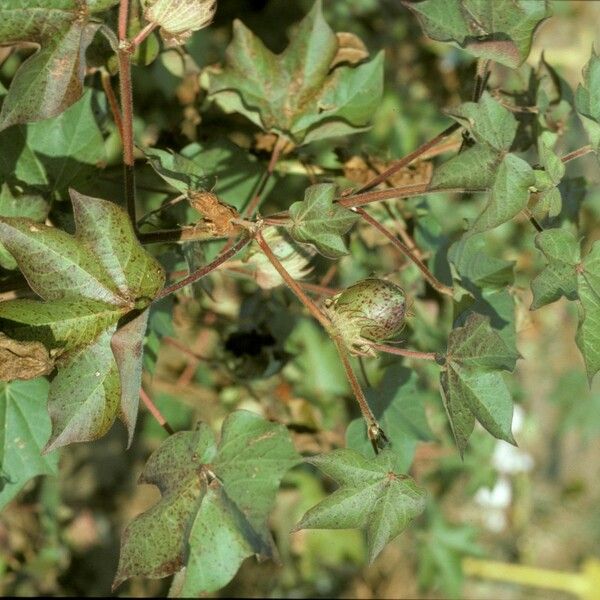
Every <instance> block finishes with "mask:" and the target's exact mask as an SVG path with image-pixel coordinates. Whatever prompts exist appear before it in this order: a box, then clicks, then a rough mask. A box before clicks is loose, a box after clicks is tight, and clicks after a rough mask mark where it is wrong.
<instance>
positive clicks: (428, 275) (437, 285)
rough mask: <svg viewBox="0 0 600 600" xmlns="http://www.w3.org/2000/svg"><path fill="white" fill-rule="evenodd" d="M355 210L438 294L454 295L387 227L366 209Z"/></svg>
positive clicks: (357, 208)
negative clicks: (410, 263) (413, 265)
mask: <svg viewBox="0 0 600 600" xmlns="http://www.w3.org/2000/svg"><path fill="white" fill-rule="evenodd" d="M353 210H354V211H355V212H357V213H358V214H359V215H360V216H361V217H362V218H363V219H364V220H365V221H367V223H369V224H370V225H372V226H373V227H375V229H377V230H378V231H379V232H380V233H382V234H383V235H384V236H385V237H386V238H388V240H390V242H392V244H393V245H394V246H395V247H396V248H397V249H398V250H399V251H400V252H401V253H402V254H404V256H406V257H407V258H409V259H410V260H411V261H412V262H413V263H414V264H415V265H416V266H417V268H418V269H419V271H421V273H422V274H423V276H424V277H425V279H427V281H428V282H429V283H430V284H431V287H432V288H434V289H435V290H437V291H438V292H440V294H445V295H446V296H450V297H452V296H453V295H454V291H453V290H452V288H450V287H448V286H447V285H444V284H443V283H442V282H441V281H440V280H439V279H437V278H436V277H435V275H434V274H433V273H432V272H431V271H430V270H429V269H428V268H427V265H426V264H425V263H424V262H423V261H421V259H419V258H418V257H417V256H415V255H414V254H413V253H412V251H411V250H410V248H409V247H408V246H406V245H404V243H403V242H401V241H400V240H399V239H398V238H397V237H396V236H395V235H394V234H393V233H392V232H391V231H390V230H389V229H387V227H385V226H384V225H382V224H381V223H380V222H379V221H378V220H377V219H375V218H373V217H372V216H371V215H370V214H369V213H368V212H367V211H366V210H364V209H362V208H359V207H356V208H354V209H353Z"/></svg>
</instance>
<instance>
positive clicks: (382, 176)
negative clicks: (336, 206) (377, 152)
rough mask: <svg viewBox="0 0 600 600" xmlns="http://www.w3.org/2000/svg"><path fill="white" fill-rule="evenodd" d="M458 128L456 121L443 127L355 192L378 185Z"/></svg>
mask: <svg viewBox="0 0 600 600" xmlns="http://www.w3.org/2000/svg"><path fill="white" fill-rule="evenodd" d="M459 128H460V125H459V124H458V123H454V124H453V125H450V127H448V128H446V129H444V131H442V133H440V134H439V135H436V136H435V137H434V138H433V139H431V140H429V141H428V142H425V143H424V144H422V145H421V146H419V147H418V148H417V149H416V150H413V151H412V152H411V153H410V154H407V155H406V156H404V157H402V158H401V159H399V160H398V161H397V162H395V163H394V164H393V165H392V166H391V167H389V168H388V169H386V170H385V171H383V173H380V174H379V175H377V177H374V178H373V179H371V180H370V181H367V183H365V184H364V185H363V186H362V187H360V188H359V189H358V190H357V191H356V193H360V192H364V191H366V190H370V189H371V188H373V187H375V186H376V185H379V184H380V183H382V182H384V181H385V180H386V179H388V178H389V177H390V176H391V175H393V174H394V173H396V172H398V171H399V170H400V169H402V168H404V167H406V166H408V165H410V163H411V162H413V161H415V160H416V159H417V158H419V157H420V156H421V155H423V154H424V153H425V152H427V150H429V149H430V148H433V146H436V145H437V144H438V143H439V142H441V141H442V140H443V139H445V138H447V137H448V136H449V135H451V134H453V133H454V132H455V131H457V130H458V129H459ZM354 206H356V205H354Z"/></svg>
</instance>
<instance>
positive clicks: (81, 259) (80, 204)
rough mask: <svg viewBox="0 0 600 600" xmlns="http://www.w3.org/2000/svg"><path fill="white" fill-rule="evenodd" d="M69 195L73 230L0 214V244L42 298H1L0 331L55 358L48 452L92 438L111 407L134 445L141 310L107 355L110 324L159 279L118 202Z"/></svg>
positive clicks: (143, 303)
mask: <svg viewBox="0 0 600 600" xmlns="http://www.w3.org/2000/svg"><path fill="white" fill-rule="evenodd" d="M71 197H72V201H73V210H74V215H75V225H76V234H75V235H74V236H72V235H70V234H67V233H65V232H63V231H60V230H58V229H54V228H51V227H48V226H45V225H41V224H39V223H35V222H33V221H31V220H27V219H20V218H12V219H11V218H3V219H0V242H2V243H3V244H4V245H5V246H6V247H7V249H8V250H9V251H11V252H12V254H13V256H14V258H15V259H16V261H17V263H18V265H19V267H20V269H21V271H22V272H23V274H24V275H25V276H26V277H27V280H28V282H29V283H30V285H31V287H32V288H33V290H34V291H35V292H37V294H38V295H39V296H40V297H41V298H42V299H43V300H45V302H42V301H40V300H30V299H22V300H12V301H9V302H3V303H1V304H0V321H1V322H2V325H3V329H4V330H5V331H6V332H7V333H8V334H9V335H10V336H11V337H12V338H14V339H16V340H20V341H23V342H25V341H30V340H37V341H41V342H43V343H44V345H45V346H46V348H47V349H48V350H49V351H53V355H54V356H58V357H59V358H60V360H59V361H58V363H57V365H58V374H57V375H56V376H55V377H54V379H53V380H52V383H51V387H50V394H49V402H48V409H49V411H50V414H51V418H52V427H53V433H52V437H51V440H50V442H49V445H48V449H52V448H57V447H59V446H61V445H65V444H68V443H72V442H80V441H86V440H92V439H97V438H98V437H100V436H102V435H104V433H106V431H108V429H109V428H110V426H111V425H112V423H113V422H114V420H115V418H116V416H117V414H118V415H119V416H120V417H121V418H122V419H123V420H124V422H125V424H126V425H127V428H128V431H129V439H130V442H131V436H132V433H133V428H134V426H135V417H136V415H137V401H138V393H139V382H140V376H141V360H142V357H141V344H142V340H143V336H144V332H145V327H146V316H147V313H144V312H142V315H143V316H139V317H138V318H137V319H133V320H131V321H130V322H128V323H127V325H125V326H124V331H119V332H118V333H117V336H116V338H115V344H114V346H113V347H114V348H115V350H114V352H113V351H112V350H111V339H112V338H113V334H114V333H115V330H116V327H117V323H118V322H119V321H120V320H121V319H122V318H123V317H124V316H126V315H131V316H137V313H136V312H135V311H138V310H142V309H144V308H146V307H147V306H148V304H149V303H150V302H151V300H152V299H153V298H154V297H155V296H156V294H157V292H158V291H159V290H160V289H161V287H162V285H163V282H164V275H163V272H162V268H161V267H160V265H159V264H158V263H157V262H156V261H155V259H154V258H152V257H151V256H150V255H149V254H147V253H146V251H145V250H144V249H143V248H142V246H141V245H140V243H139V242H138V240H137V239H136V237H135V233H134V231H133V227H132V225H131V223H130V221H129V218H128V216H127V214H126V213H125V212H124V211H123V209H121V208H119V207H117V206H116V205H115V204H113V203H111V202H107V201H105V200H100V199H97V198H91V197H87V196H83V195H81V194H78V193H77V192H75V191H72V193H71ZM115 359H116V361H118V363H117V362H116V361H115ZM121 382H122V383H121Z"/></svg>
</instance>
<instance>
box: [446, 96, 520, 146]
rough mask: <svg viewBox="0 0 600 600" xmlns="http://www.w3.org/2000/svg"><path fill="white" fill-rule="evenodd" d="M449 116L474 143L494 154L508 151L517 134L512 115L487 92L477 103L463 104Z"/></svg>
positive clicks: (515, 121)
mask: <svg viewBox="0 0 600 600" xmlns="http://www.w3.org/2000/svg"><path fill="white" fill-rule="evenodd" d="M449 114H450V116H451V117H452V118H453V119H455V120H456V121H458V122H459V123H460V124H461V125H463V126H464V127H466V128H467V129H468V130H469V131H470V132H471V135H472V136H473V138H474V139H475V141H476V142H478V143H480V144H484V145H485V146H488V147H489V148H492V149H493V150H495V151H496V152H506V151H508V150H509V149H510V146H511V144H512V142H513V140H514V138H515V134H516V133H517V126H518V124H517V120H516V119H515V117H514V115H513V114H512V113H511V112H510V111H509V110H508V109H507V108H504V106H502V104H500V103H499V102H498V101H497V100H494V99H493V98H492V96H491V95H490V93H489V92H483V94H482V95H481V98H480V100H479V102H465V103H464V104H461V105H460V106H459V107H458V108H456V109H454V110H452V111H450V112H449Z"/></svg>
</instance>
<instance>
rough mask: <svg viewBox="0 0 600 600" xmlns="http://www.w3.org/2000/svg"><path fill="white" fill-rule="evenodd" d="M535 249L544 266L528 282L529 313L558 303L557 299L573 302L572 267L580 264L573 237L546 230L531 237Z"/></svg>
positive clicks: (577, 244)
mask: <svg viewBox="0 0 600 600" xmlns="http://www.w3.org/2000/svg"><path fill="white" fill-rule="evenodd" d="M535 245H536V247H537V248H538V249H539V250H541V251H542V252H543V253H544V256H545V257H546V259H547V261H548V264H547V265H546V268H545V269H544V270H543V271H542V272H541V273H540V274H539V275H538V276H537V277H536V278H535V279H534V280H533V281H532V282H531V291H532V292H533V302H532V303H531V310H536V309H538V308H540V307H541V306H544V305H545V304H550V303H551V302H554V301H556V300H558V299H559V298H560V297H561V296H564V297H565V298H568V299H569V300H577V298H578V294H577V273H576V271H575V268H576V265H577V264H578V263H579V261H580V260H581V253H580V251H579V243H578V241H577V239H576V238H575V236H574V235H573V234H572V233H570V232H569V231H565V230H563V229H548V230H546V231H542V232H541V233H538V234H537V235H536V236H535Z"/></svg>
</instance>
